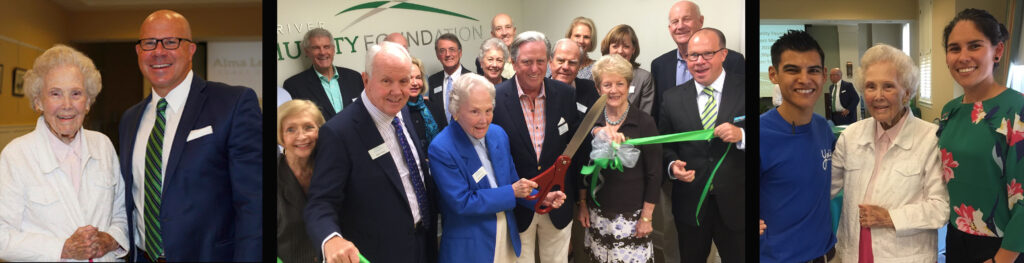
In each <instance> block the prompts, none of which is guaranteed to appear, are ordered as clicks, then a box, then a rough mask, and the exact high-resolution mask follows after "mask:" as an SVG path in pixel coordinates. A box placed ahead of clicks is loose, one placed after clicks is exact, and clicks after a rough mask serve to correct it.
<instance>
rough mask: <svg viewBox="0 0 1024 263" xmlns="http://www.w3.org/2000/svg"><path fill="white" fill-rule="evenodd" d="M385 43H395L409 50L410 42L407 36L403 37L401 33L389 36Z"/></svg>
mask: <svg viewBox="0 0 1024 263" xmlns="http://www.w3.org/2000/svg"><path fill="white" fill-rule="evenodd" d="M384 41H390V42H394V43H396V44H399V45H402V46H403V47H405V49H406V50H409V41H408V40H406V39H405V36H403V35H402V34H401V33H398V32H395V33H391V34H388V36H387V37H385V38H384Z"/></svg>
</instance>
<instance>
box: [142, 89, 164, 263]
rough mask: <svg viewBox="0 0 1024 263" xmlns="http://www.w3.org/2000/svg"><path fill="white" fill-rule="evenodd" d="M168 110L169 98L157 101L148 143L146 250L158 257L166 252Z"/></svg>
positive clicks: (152, 256) (150, 256) (150, 254)
mask: <svg viewBox="0 0 1024 263" xmlns="http://www.w3.org/2000/svg"><path fill="white" fill-rule="evenodd" d="M166 110H167V100H165V99H160V101H158V102H157V103H156V120H155V121H153V131H151V132H150V133H149V141H148V142H147V143H146V182H145V187H146V191H145V192H146V197H145V198H146V199H145V205H146V207H145V208H144V209H143V211H144V212H145V213H144V215H143V216H144V218H145V223H146V233H145V235H146V252H148V254H149V258H152V259H156V258H159V257H160V256H163V254H164V241H163V237H162V236H161V234H160V233H161V232H162V231H160V220H159V218H160V203H161V201H160V196H161V194H162V193H163V186H162V184H163V183H162V179H161V177H162V172H161V168H163V143H164V125H165V123H164V120H165V119H166V117H165V116H164V111H166Z"/></svg>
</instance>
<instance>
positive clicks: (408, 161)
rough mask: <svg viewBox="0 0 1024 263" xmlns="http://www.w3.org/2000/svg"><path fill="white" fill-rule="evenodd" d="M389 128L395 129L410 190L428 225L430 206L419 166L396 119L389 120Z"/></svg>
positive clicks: (422, 217) (421, 217) (423, 220)
mask: <svg viewBox="0 0 1024 263" xmlns="http://www.w3.org/2000/svg"><path fill="white" fill-rule="evenodd" d="M391 126H392V127H394V128H395V140H397V141H398V145H399V146H401V147H402V156H403V157H405V158H404V159H405V167H406V168H408V170H409V181H412V190H413V192H415V193H416V202H417V203H419V205H420V219H421V220H422V222H423V223H424V224H423V225H425V226H429V225H430V220H429V218H430V204H429V203H427V188H426V187H424V186H423V179H422V177H420V169H419V166H417V165H416V157H414V156H413V155H412V151H413V149H412V148H411V147H410V146H409V143H408V142H406V141H405V133H404V132H402V124H401V122H399V121H398V117H395V118H394V119H393V120H391Z"/></svg>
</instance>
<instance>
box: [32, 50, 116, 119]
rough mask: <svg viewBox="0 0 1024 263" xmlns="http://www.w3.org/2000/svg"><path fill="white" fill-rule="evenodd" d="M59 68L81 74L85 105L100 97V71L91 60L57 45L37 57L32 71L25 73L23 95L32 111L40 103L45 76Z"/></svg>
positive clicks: (76, 51) (101, 82)
mask: <svg viewBox="0 0 1024 263" xmlns="http://www.w3.org/2000/svg"><path fill="white" fill-rule="evenodd" d="M61 66H72V67H74V68H76V69H78V72H79V73H82V86H83V87H84V88H85V94H86V97H87V105H92V103H93V102H96V96H98V95H100V89H102V88H103V81H102V79H101V78H100V71H99V70H96V65H95V64H93V63H92V59H89V57H87V56H85V54H82V52H79V51H78V50H75V49H74V48H71V47H68V46H65V45H61V44H57V45H54V46H53V47H51V48H50V49H47V50H46V52H43V54H42V55H40V56H39V57H37V58H36V61H35V63H33V64H32V69H30V70H28V72H25V84H24V85H25V86H24V89H25V94H26V95H28V101H29V105H28V106H29V107H31V108H32V110H38V108H36V106H39V105H38V104H37V103H40V101H39V98H40V97H39V95H40V93H41V92H42V91H43V88H44V87H43V84H44V83H45V82H46V75H47V74H49V73H50V70H53V69H55V68H58V67H61Z"/></svg>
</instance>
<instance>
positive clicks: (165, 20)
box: [139, 9, 192, 39]
mask: <svg viewBox="0 0 1024 263" xmlns="http://www.w3.org/2000/svg"><path fill="white" fill-rule="evenodd" d="M156 29H176V30H177V31H175V32H178V33H179V34H181V36H180V37H182V38H188V39H192V26H190V25H189V23H188V19H185V16H183V15H181V14H179V13H178V12H175V11H173V10H167V9H163V10H157V11H156V12H153V13H152V14H149V16H147V17H146V19H145V20H142V26H140V27H139V35H145V33H146V31H147V30H156Z"/></svg>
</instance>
